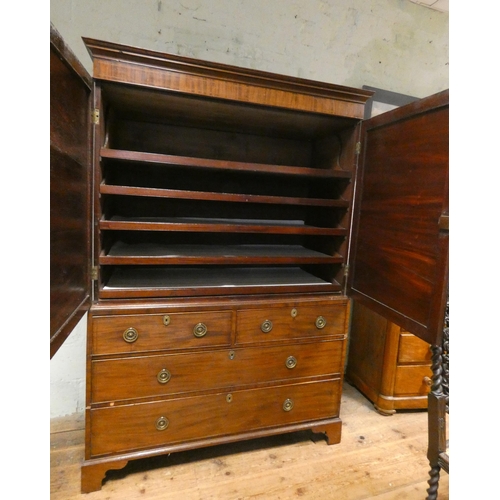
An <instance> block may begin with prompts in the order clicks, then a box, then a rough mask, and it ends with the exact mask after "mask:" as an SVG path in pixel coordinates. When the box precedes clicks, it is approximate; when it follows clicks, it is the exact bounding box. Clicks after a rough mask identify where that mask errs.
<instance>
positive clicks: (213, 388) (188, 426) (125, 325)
mask: <svg viewBox="0 0 500 500" xmlns="http://www.w3.org/2000/svg"><path fill="white" fill-rule="evenodd" d="M348 324H349V303H348V301H347V299H346V298H345V297H339V296H336V297H330V298H325V297H323V298H321V299H312V298H310V297H300V296H299V297H293V298H289V299H288V300H283V298H281V299H279V300H278V299H276V298H269V299H268V300H267V301H265V302H263V301H252V300H245V299H240V300H238V302H237V303H236V304H235V303H231V302H227V301H226V302H224V301H218V302H217V303H214V304H211V303H210V301H208V302H205V303H203V304H201V305H200V304H192V305H187V304H186V302H171V303H169V304H168V305H159V304H156V305H148V306H147V307H138V306H135V307H134V308H133V309H132V310H130V311H128V310H127V309H126V308H124V307H123V305H121V304H120V306H117V307H116V308H114V307H112V306H109V305H107V306H96V307H94V308H93V309H92V311H91V317H90V318H89V352H90V353H91V355H90V357H89V387H88V389H89V393H88V397H89V403H90V404H89V408H88V410H87V452H86V453H87V455H86V463H85V464H84V467H83V469H82V485H83V488H84V490H87V491H91V490H95V489H98V488H99V485H100V483H101V481H102V474H103V472H104V471H105V470H107V469H108V468H113V467H115V466H117V465H122V464H123V462H124V461H127V460H128V459H129V458H130V457H136V456H138V455H148V456H151V455H155V454H161V453H166V452H172V451H179V450H183V449H188V448H192V447H201V446H207V445H209V444H215V443H222V442H228V441H232V440H236V439H238V440H239V439H248V438H251V437H258V436H265V435H268V434H274V433H280V432H289V431H293V430H299V429H306V428H309V429H312V430H313V431H317V432H323V433H325V434H326V436H327V440H328V443H329V444H333V443H338V442H339V441H340V435H341V420H340V415H339V413H340V396H341V393H342V390H341V384H342V379H343V369H344V358H345V353H346V339H347V330H348Z"/></svg>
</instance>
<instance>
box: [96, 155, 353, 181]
mask: <svg viewBox="0 0 500 500" xmlns="http://www.w3.org/2000/svg"><path fill="white" fill-rule="evenodd" d="M100 155H101V158H104V159H111V160H122V161H128V162H136V163H154V164H157V165H164V166H166V167H168V166H185V167H193V168H199V169H214V170H230V171H239V172H259V173H268V174H280V175H286V176H302V177H313V178H320V179H323V178H325V179H333V178H339V179H351V178H352V172H349V171H346V170H334V169H320V168H308V167H294V166H288V165H268V164H263V163H251V162H241V161H227V160H215V159H209V158H195V157H187V156H178V155H166V154H158V153H148V152H142V151H125V150H120V149H109V148H101V151H100Z"/></svg>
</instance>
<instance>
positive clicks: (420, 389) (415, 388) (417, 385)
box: [394, 365, 432, 397]
mask: <svg viewBox="0 0 500 500" xmlns="http://www.w3.org/2000/svg"><path fill="white" fill-rule="evenodd" d="M431 379H432V370H431V367H430V366H418V365H415V366H411V365H407V366H398V368H397V370H396V377H395V381H394V396H399V397H401V396H425V395H426V394H428V393H429V391H430V385H429V383H430V381H431Z"/></svg>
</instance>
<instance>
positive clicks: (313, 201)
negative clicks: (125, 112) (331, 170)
mask: <svg viewBox="0 0 500 500" xmlns="http://www.w3.org/2000/svg"><path fill="white" fill-rule="evenodd" d="M100 192H101V194H111V195H121V196H143V197H152V198H173V199H178V200H179V199H180V200H198V201H200V200H201V201H223V202H233V203H269V204H275V205H301V206H311V207H340V208H347V207H348V206H349V202H348V201H345V200H333V199H321V198H298V197H286V196H262V195H254V194H237V193H215V192H203V191H188V190H180V189H159V188H144V187H135V186H133V187H131V186H110V185H107V184H101V187H100Z"/></svg>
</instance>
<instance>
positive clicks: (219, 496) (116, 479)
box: [50, 383, 449, 500]
mask: <svg viewBox="0 0 500 500" xmlns="http://www.w3.org/2000/svg"><path fill="white" fill-rule="evenodd" d="M341 418H342V421H343V428H342V440H341V442H340V444H337V445H332V446H328V445H327V444H326V442H325V440H324V438H323V437H322V436H321V435H320V434H314V433H312V432H309V431H303V432H297V433H292V434H286V435H280V436H273V437H269V438H261V439H254V440H251V441H245V442H241V443H233V444H228V445H220V446H214V447H210V448H204V449H199V450H191V451H186V452H179V453H173V454H171V455H168V456H163V457H154V458H149V459H141V460H135V461H131V462H129V463H128V464H127V466H126V467H124V468H123V469H121V470H115V471H109V472H108V473H107V475H106V479H105V480H104V482H103V486H102V489H101V490H100V491H96V492H92V493H88V494H81V493H80V465H81V463H82V461H83V457H84V419H83V415H72V416H70V417H64V418H60V419H53V420H52V421H51V449H50V485H51V494H50V498H51V500H77V499H78V500H135V499H148V500H239V499H242V500H243V499H262V500H274V499H276V500H287V499H296V498H304V499H317V500H329V499H332V500H365V499H372V500H405V499H411V500H413V499H415V500H417V499H419V500H424V499H425V498H426V495H427V493H426V490H427V488H428V484H427V480H428V478H429V464H428V461H427V457H426V453H427V412H426V411H406V412H397V413H396V414H395V415H392V416H389V417H386V416H382V415H380V414H379V413H377V412H376V411H375V410H374V409H373V405H372V404H371V403H370V402H369V401H368V400H367V399H366V398H365V397H364V396H363V395H361V394H360V393H359V392H358V391H357V390H356V389H355V388H353V387H352V386H350V385H349V384H347V383H344V392H343V395H342V406H341ZM438 499H439V500H449V477H448V474H446V473H445V472H442V473H441V479H440V483H439V494H438Z"/></svg>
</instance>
